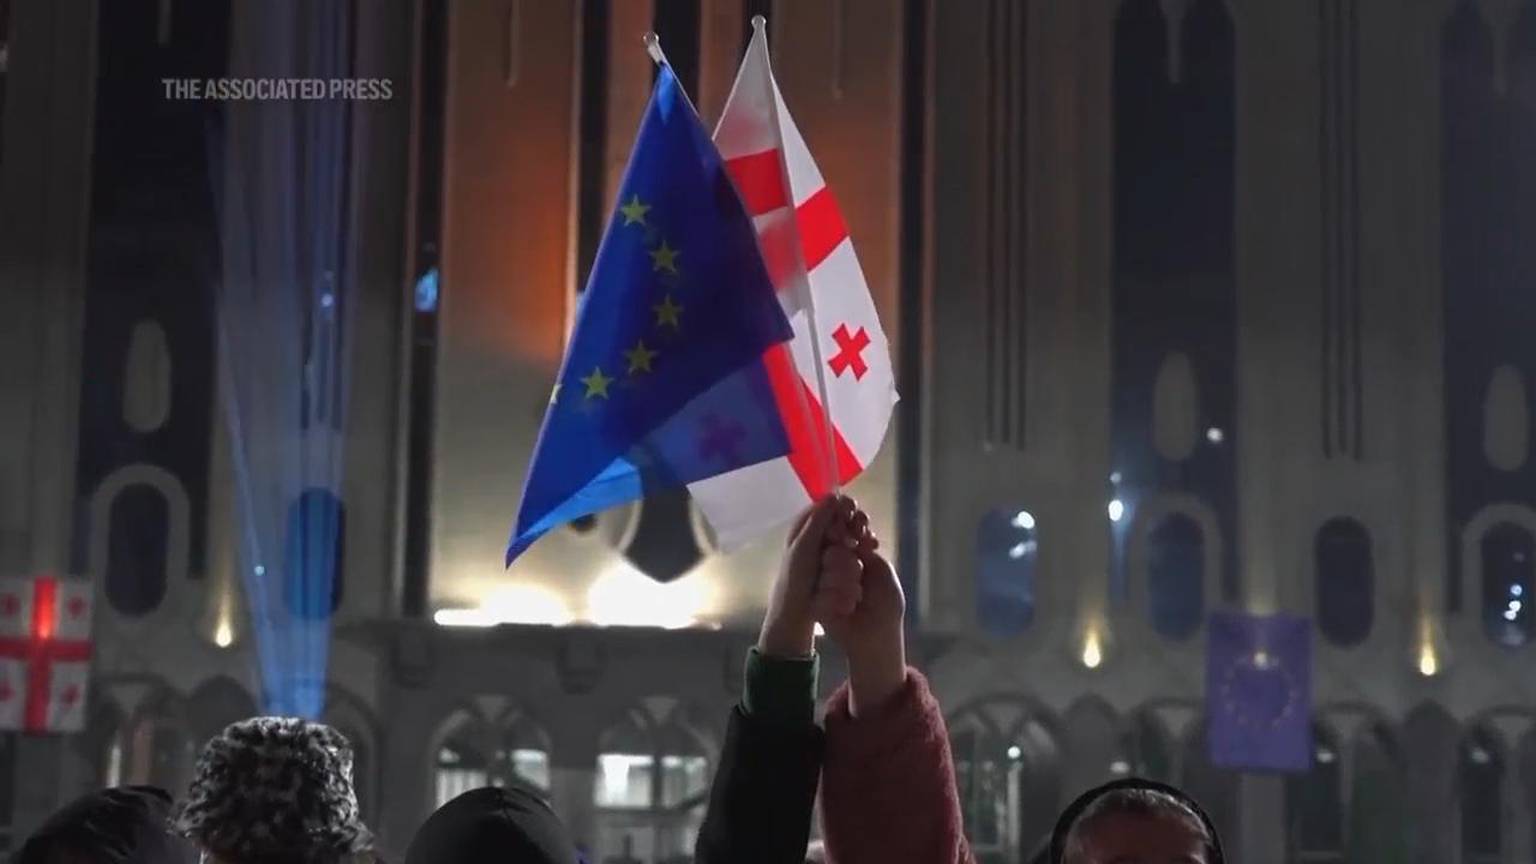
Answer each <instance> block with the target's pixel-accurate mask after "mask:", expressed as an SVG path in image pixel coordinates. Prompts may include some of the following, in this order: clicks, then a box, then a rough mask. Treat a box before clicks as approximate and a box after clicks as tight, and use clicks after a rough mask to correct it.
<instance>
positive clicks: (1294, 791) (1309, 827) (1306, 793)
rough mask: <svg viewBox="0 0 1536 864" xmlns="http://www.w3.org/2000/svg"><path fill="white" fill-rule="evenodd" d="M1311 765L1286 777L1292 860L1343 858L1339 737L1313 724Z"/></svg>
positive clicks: (1323, 862)
mask: <svg viewBox="0 0 1536 864" xmlns="http://www.w3.org/2000/svg"><path fill="white" fill-rule="evenodd" d="M1312 742H1313V748H1314V749H1313V751H1312V767H1311V768H1310V769H1309V770H1308V771H1307V773H1305V774H1298V775H1296V776H1293V777H1291V778H1289V779H1288V780H1286V784H1285V813H1286V819H1285V823H1286V824H1285V836H1286V847H1287V849H1288V850H1289V853H1290V855H1289V860H1290V861H1291V862H1293V864H1310V862H1320V864H1335V862H1342V861H1344V795H1343V793H1344V790H1343V786H1342V784H1343V778H1342V777H1341V775H1340V770H1339V768H1340V765H1339V761H1340V758H1341V754H1340V751H1339V744H1338V741H1337V740H1336V739H1335V738H1334V736H1333V733H1331V732H1330V731H1329V730H1328V729H1327V727H1324V726H1321V725H1317V724H1314V725H1313V727H1312Z"/></svg>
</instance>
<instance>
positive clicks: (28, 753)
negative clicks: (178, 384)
mask: <svg viewBox="0 0 1536 864" xmlns="http://www.w3.org/2000/svg"><path fill="white" fill-rule="evenodd" d="M11 16H12V19H11V41H10V59H9V69H8V72H7V80H6V101H5V125H4V137H3V139H0V154H3V159H0V302H4V303H5V306H6V309H7V313H6V314H5V315H4V316H0V404H4V405H5V410H4V411H3V412H0V574H3V575H20V574H25V573H29V572H30V573H37V572H53V573H58V574H65V575H67V574H68V568H69V563H70V561H69V548H70V539H71V532H72V530H73V527H74V509H75V495H74V491H75V489H74V486H75V459H76V453H75V439H76V434H75V433H76V426H77V421H76V412H77V408H78V403H79V398H80V384H79V355H80V344H79V343H80V336H81V307H82V303H83V296H84V268H83V263H84V257H85V256H84V251H85V244H86V237H87V225H88V221H87V216H88V212H89V201H90V177H91V171H90V152H91V135H92V120H93V117H94V109H95V80H96V6H95V4H94V3H93V2H91V0H18V2H15V3H13V4H12V5H11ZM64 764H65V763H64V747H63V739H62V738H59V737H55V736H23V737H20V738H19V739H18V745H17V748H16V764H15V766H14V767H15V772H16V774H15V776H16V778H25V779H18V780H17V782H15V783H14V788H15V790H16V798H15V805H14V811H13V824H14V826H15V829H16V831H17V832H18V833H20V834H24V833H25V832H27V831H28V830H30V829H31V828H32V827H33V826H35V825H36V824H37V823H38V822H39V821H41V820H42V819H43V818H44V817H45V816H46V815H47V814H48V813H49V812H51V811H52V810H53V808H54V807H55V806H56V805H57V804H58V800H57V799H58V797H59V794H60V781H61V775H62V774H63V773H64V771H63V768H64ZM11 779H12V778H8V777H0V782H5V783H9V782H11Z"/></svg>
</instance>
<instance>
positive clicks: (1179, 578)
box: [1147, 513, 1205, 641]
mask: <svg viewBox="0 0 1536 864" xmlns="http://www.w3.org/2000/svg"><path fill="white" fill-rule="evenodd" d="M1147 554H1148V559H1147V582H1148V585H1147V589H1148V591H1147V594H1148V597H1149V598H1150V601H1151V603H1150V605H1151V609H1150V611H1151V615H1152V627H1153V629H1155V630H1156V631H1157V632H1158V633H1159V634H1160V635H1162V636H1165V637H1167V638H1169V639H1176V640H1181V641H1182V640H1185V639H1189V638H1190V637H1192V636H1194V635H1195V634H1196V633H1198V632H1199V631H1200V624H1201V622H1202V620H1203V619H1204V618H1205V534H1204V532H1202V531H1201V530H1200V525H1199V524H1198V523H1196V522H1195V520H1193V519H1191V518H1190V517H1188V516H1186V515H1184V514H1183V513H1174V514H1172V515H1169V516H1165V517H1163V519H1162V520H1161V521H1159V522H1158V523H1157V526H1156V527H1155V528H1153V529H1152V533H1151V535H1150V536H1149V537H1148V542H1147Z"/></svg>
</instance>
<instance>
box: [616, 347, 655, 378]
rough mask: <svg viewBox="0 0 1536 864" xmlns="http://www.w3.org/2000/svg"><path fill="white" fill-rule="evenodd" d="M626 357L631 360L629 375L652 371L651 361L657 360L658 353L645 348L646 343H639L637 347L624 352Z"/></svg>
mask: <svg viewBox="0 0 1536 864" xmlns="http://www.w3.org/2000/svg"><path fill="white" fill-rule="evenodd" d="M624 357H625V358H626V359H628V360H629V374H631V375H634V374H635V373H637V372H649V371H651V361H652V360H654V359H656V352H655V351H652V350H651V349H649V348H647V347H645V343H644V342H637V343H636V344H635V347H633V348H631V349H629V350H628V351H625V352H624Z"/></svg>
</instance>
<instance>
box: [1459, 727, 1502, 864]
mask: <svg viewBox="0 0 1536 864" xmlns="http://www.w3.org/2000/svg"><path fill="white" fill-rule="evenodd" d="M1504 770H1505V768H1504V754H1503V752H1502V748H1501V747H1500V745H1499V742H1498V739H1497V738H1495V737H1494V736H1493V735H1492V734H1491V733H1490V732H1489V731H1488V730H1486V729H1483V728H1477V729H1473V730H1472V732H1471V733H1469V734H1468V735H1467V736H1466V737H1465V738H1463V739H1462V742H1461V752H1460V758H1459V759H1458V766H1457V772H1456V773H1457V778H1456V779H1457V792H1458V795H1459V797H1460V799H1461V807H1460V810H1461V860H1462V862H1463V864H1499V862H1501V861H1502V860H1503V857H1504V813H1503V808H1504Z"/></svg>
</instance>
